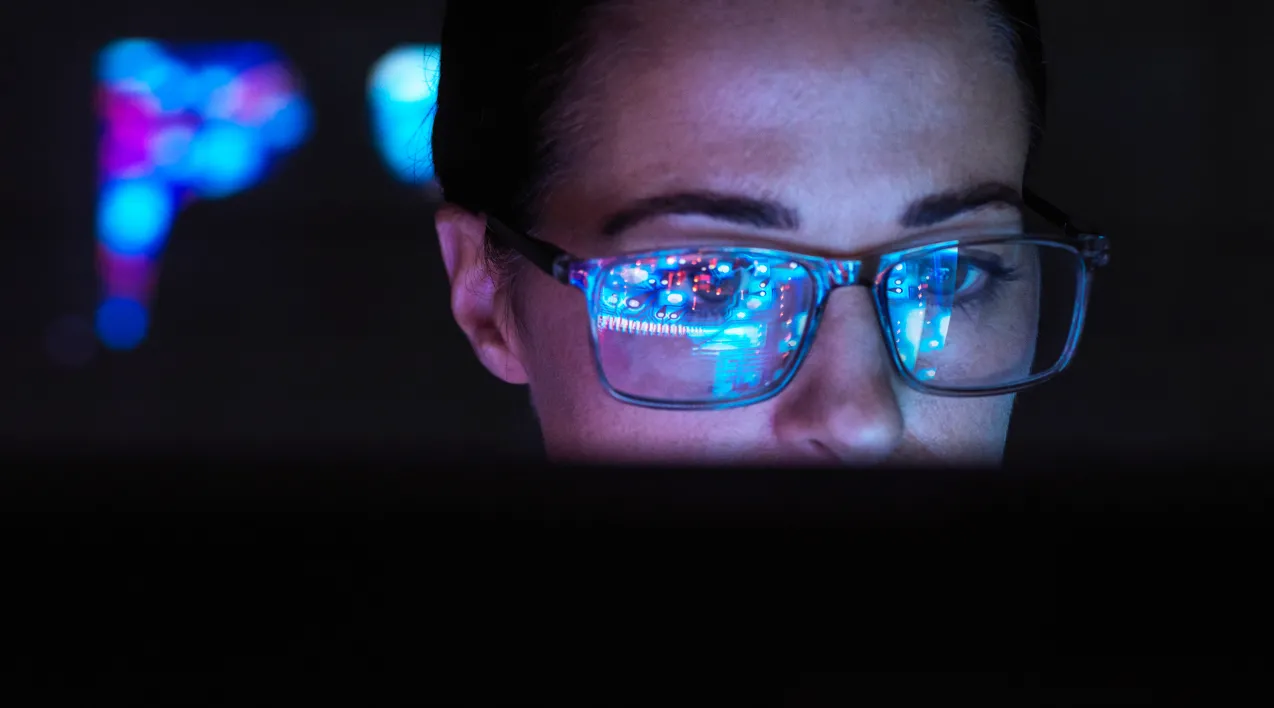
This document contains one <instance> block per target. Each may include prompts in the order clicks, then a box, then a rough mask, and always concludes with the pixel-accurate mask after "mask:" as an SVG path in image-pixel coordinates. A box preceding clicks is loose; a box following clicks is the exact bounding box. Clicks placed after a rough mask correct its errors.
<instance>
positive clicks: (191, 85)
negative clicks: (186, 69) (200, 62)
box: [181, 64, 238, 113]
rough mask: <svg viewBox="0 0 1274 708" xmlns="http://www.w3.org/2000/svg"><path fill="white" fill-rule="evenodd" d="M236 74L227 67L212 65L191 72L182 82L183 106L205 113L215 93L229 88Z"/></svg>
mask: <svg viewBox="0 0 1274 708" xmlns="http://www.w3.org/2000/svg"><path fill="white" fill-rule="evenodd" d="M237 76H238V74H237V73H236V72H235V71H234V69H231V68H230V67H228V66H224V65H221V64H212V65H208V66H204V67H202V68H200V69H199V70H198V71H192V72H191V73H190V74H189V75H188V76H187V77H186V80H185V81H183V82H182V87H183V90H182V91H181V95H182V101H183V104H184V106H186V107H188V108H190V109H191V110H194V111H197V112H199V113H207V112H208V108H209V106H210V105H211V104H212V103H213V102H214V101H213V99H214V97H215V96H216V94H217V91H218V90H220V89H222V88H225V87H226V86H229V85H230V84H231V83H232V82H233V81H234V80H235V77H237Z"/></svg>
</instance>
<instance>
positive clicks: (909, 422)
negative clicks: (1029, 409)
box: [899, 389, 1016, 459]
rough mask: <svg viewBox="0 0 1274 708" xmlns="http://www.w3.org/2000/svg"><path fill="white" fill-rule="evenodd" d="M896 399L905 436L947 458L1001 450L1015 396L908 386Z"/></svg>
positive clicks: (987, 454)
mask: <svg viewBox="0 0 1274 708" xmlns="http://www.w3.org/2000/svg"><path fill="white" fill-rule="evenodd" d="M899 399H900V400H899V403H900V404H901V406H902V409H903V419H904V421H905V425H906V427H907V435H908V437H910V438H912V439H914V441H915V442H916V443H918V444H919V447H921V448H923V449H925V450H928V451H930V452H932V453H940V454H941V456H942V457H943V458H946V459H959V458H963V457H968V458H976V459H984V458H987V457H993V458H997V459H998V457H999V456H1000V455H1001V454H1002V453H1003V449H1004V443H1005V440H1006V438H1007V436H1008V430H1009V418H1010V416H1011V415H1012V413H1013V402H1014V400H1015V399H1016V396H1011V395H1010V396H996V397H994V398H949V397H942V396H930V395H925V394H921V393H918V392H916V391H912V390H910V389H907V390H906V391H900V392H899Z"/></svg>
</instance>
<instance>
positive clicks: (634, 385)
mask: <svg viewBox="0 0 1274 708" xmlns="http://www.w3.org/2000/svg"><path fill="white" fill-rule="evenodd" d="M884 267H885V268H886V269H887V270H886V275H885V278H884V280H883V282H882V284H881V293H878V299H883V300H884V305H883V307H882V308H881V313H882V324H884V323H887V325H888V327H887V331H888V332H889V337H888V339H889V341H891V342H892V344H893V345H894V347H895V353H896V356H897V358H898V360H899V363H900V364H901V366H902V367H903V368H904V369H905V370H906V371H907V372H908V373H909V374H910V375H912V376H914V377H915V378H916V379H917V380H919V381H921V382H922V383H923V384H924V385H927V386H933V387H937V388H949V389H957V390H958V389H976V388H983V387H995V386H1007V385H1013V384H1015V383H1018V382H1021V381H1023V380H1026V379H1028V378H1030V377H1031V376H1033V375H1035V374H1038V373H1041V372H1044V371H1047V370H1048V369H1050V368H1052V367H1053V366H1054V364H1056V363H1057V362H1058V360H1059V359H1060V357H1061V356H1062V354H1063V352H1064V350H1065V345H1066V342H1067V340H1068V335H1069V333H1070V329H1071V320H1072V315H1073V313H1074V309H1075V302H1076V294H1077V293H1078V292H1079V289H1078V285H1079V282H1080V280H1079V274H1080V273H1081V272H1082V263H1081V262H1080V259H1079V257H1078V255H1077V254H1075V253H1074V252H1073V251H1071V250H1069V249H1067V248H1064V247H1056V246H1050V245H1046V244H1036V243H1021V242H1018V243H1013V242H1009V243H1000V244H982V245H974V246H959V247H952V248H943V249H940V250H929V251H925V252H921V253H918V254H913V255H908V256H905V257H902V258H894V259H891V260H886V262H885V264H884ZM598 277H599V282H598V284H597V286H596V287H595V288H594V289H593V300H592V302H591V312H592V316H593V326H594V330H595V341H596V353H597V357H598V361H599V364H600V368H601V372H602V375H603V376H604V377H605V379H606V382H607V383H608V384H609V385H610V386H611V387H612V388H613V389H614V390H615V391H617V392H619V393H620V394H623V395H626V396H629V397H632V398H637V399H643V400H648V401H652V402H662V403H668V404H690V403H707V404H710V403H729V402H733V401H741V400H746V399H750V398H756V397H759V396H762V395H765V394H767V393H770V392H771V391H773V389H775V388H777V387H779V386H782V385H783V384H784V382H785V381H786V380H787V378H788V377H789V375H790V374H791V371H792V369H793V367H794V366H795V365H796V363H797V361H798V359H799V358H800V353H801V350H802V347H803V346H804V345H805V339H806V338H807V335H808V334H809V332H810V324H811V323H810V319H811V318H812V317H813V316H814V310H815V308H816V306H817V304H818V302H817V298H818V293H819V286H818V281H817V279H816V277H815V276H814V274H813V273H811V272H810V271H809V269H808V268H807V267H806V266H805V265H804V264H802V263H799V262H795V261H792V260H789V259H788V258H787V257H784V256H782V255H773V254H762V253H748V252H729V251H721V252H716V253H713V252H704V251H700V252H696V253H693V254H681V255H676V254H674V255H661V256H657V257H653V258H651V257H647V258H642V259H633V260H627V261H621V262H615V263H611V264H609V265H608V267H607V268H605V269H604V270H603V271H602V272H601V273H599V274H598ZM882 295H883V298H881V297H880V296H882ZM873 336H876V335H875V334H874V333H873Z"/></svg>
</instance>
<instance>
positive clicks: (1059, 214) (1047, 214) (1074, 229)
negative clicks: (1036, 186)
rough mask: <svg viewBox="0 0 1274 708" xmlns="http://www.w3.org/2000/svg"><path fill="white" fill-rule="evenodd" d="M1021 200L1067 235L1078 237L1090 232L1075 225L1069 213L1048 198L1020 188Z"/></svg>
mask: <svg viewBox="0 0 1274 708" xmlns="http://www.w3.org/2000/svg"><path fill="white" fill-rule="evenodd" d="M1022 201H1023V202H1025V203H1026V206H1027V207H1028V208H1030V210H1031V211H1033V212H1035V213H1037V214H1039V215H1040V216H1042V217H1044V218H1045V219H1047V220H1048V222H1049V223H1051V224H1053V225H1054V226H1057V227H1060V228H1061V229H1062V230H1063V231H1064V232H1065V233H1066V235H1067V236H1072V237H1078V236H1084V235H1087V234H1090V233H1092V232H1091V231H1089V230H1086V229H1081V228H1080V227H1078V226H1076V225H1075V223H1074V220H1073V219H1071V217H1070V215H1068V214H1067V213H1066V212H1064V211H1062V210H1061V209H1059V208H1057V207H1055V206H1053V204H1052V203H1050V202H1049V201H1048V200H1046V199H1044V198H1043V197H1041V196H1040V195H1038V194H1036V193H1035V192H1033V191H1031V190H1030V189H1023V190H1022Z"/></svg>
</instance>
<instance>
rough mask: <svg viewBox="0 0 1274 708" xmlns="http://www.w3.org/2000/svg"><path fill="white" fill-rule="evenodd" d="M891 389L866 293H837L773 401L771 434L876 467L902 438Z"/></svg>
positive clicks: (854, 290) (846, 290) (853, 290)
mask: <svg viewBox="0 0 1274 708" xmlns="http://www.w3.org/2000/svg"><path fill="white" fill-rule="evenodd" d="M897 390H898V387H897V386H896V382H895V376H894V372H893V369H892V368H891V366H890V363H889V351H888V349H887V348H886V346H885V343H884V341H883V339H882V338H881V334H880V324H879V321H878V318H877V315H876V310H875V305H874V304H873V300H872V296H871V292H870V291H869V290H868V289H867V288H861V287H850V288H840V289H838V290H836V291H834V292H833V293H832V294H831V297H830V298H829V300H828V303H827V309H826V310H825V311H824V313H823V320H822V323H821V324H820V325H819V330H818V332H817V334H816V335H815V340H814V342H813V343H812V345H811V348H810V352H809V355H808V356H807V358H806V360H805V362H804V363H803V364H802V366H801V370H800V371H799V372H798V373H797V376H796V378H795V379H793V381H792V383H791V385H790V386H789V387H788V390H786V391H784V392H783V395H782V396H780V397H779V399H778V400H779V405H778V406H777V408H776V410H775V417H774V430H775V434H776V436H777V437H778V438H779V439H780V440H781V441H783V442H784V443H785V444H788V445H793V446H798V447H802V448H805V449H807V450H820V451H823V452H824V454H826V453H828V452H830V454H831V455H833V456H835V457H836V458H837V459H838V460H840V461H843V462H847V463H851V464H870V463H873V462H879V461H881V460H883V459H884V458H886V457H888V456H889V455H890V454H892V453H893V452H894V451H895V450H896V449H897V448H898V446H899V444H900V443H901V442H902V440H903V433H904V429H903V418H902V410H901V408H900V406H899V403H898V397H897Z"/></svg>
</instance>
